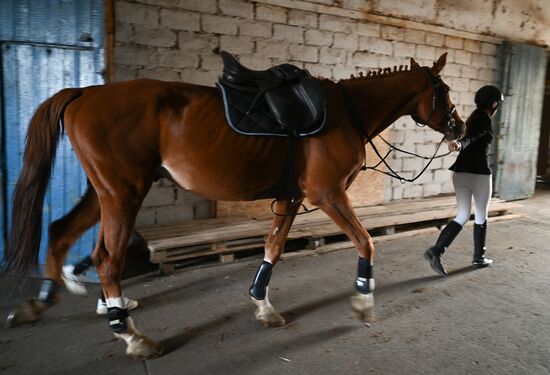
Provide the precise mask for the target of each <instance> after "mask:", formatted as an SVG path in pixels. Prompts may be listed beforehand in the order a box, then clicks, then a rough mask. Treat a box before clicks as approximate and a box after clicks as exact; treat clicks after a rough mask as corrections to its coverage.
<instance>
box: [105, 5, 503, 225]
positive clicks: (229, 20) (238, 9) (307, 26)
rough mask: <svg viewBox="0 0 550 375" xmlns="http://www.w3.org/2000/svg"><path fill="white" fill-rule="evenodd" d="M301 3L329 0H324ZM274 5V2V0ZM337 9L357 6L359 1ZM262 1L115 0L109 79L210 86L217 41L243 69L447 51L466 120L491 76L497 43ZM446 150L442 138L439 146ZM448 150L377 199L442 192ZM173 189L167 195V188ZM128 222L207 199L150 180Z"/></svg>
mask: <svg viewBox="0 0 550 375" xmlns="http://www.w3.org/2000/svg"><path fill="white" fill-rule="evenodd" d="M323 1H325V0H309V2H312V3H316V4H322V5H327V6H329V7H331V6H334V4H335V2H334V1H333V0H326V2H323ZM305 2H308V0H305ZM282 3H283V2H282ZM340 3H342V4H343V5H341V6H342V7H347V8H348V9H356V10H361V9H363V8H362V6H364V4H363V3H364V2H363V1H358V0H346V1H344V2H340ZM284 4H288V6H289V8H285V7H282V6H274V5H266V4H262V3H261V2H252V1H247V0H177V1H176V0H163V1H159V0H116V1H115V7H116V11H115V14H116V47H115V51H114V52H115V54H114V56H115V57H114V58H115V64H116V72H115V74H116V79H117V80H126V79H133V78H138V77H151V78H157V79H164V80H179V81H186V82H191V83H197V84H204V85H210V86H211V85H213V84H214V82H215V81H216V79H217V77H218V75H219V73H220V70H221V61H220V58H219V55H217V51H218V50H219V49H226V50H228V51H230V52H233V53H235V54H236V55H237V56H238V58H239V59H240V61H241V62H242V63H243V64H245V65H247V66H249V67H250V68H252V69H266V68H267V67H269V66H271V65H275V64H277V63H281V62H289V61H290V62H292V63H294V64H296V65H298V66H301V67H305V68H306V69H308V70H309V71H310V72H311V73H312V74H313V75H316V76H322V77H326V78H329V79H333V80H337V79H342V78H348V77H349V75H350V74H357V73H358V72H360V71H366V70H368V69H378V68H381V67H382V68H383V67H393V66H394V65H403V64H408V61H409V58H410V57H411V56H413V57H415V59H416V60H417V61H419V62H422V63H425V64H430V65H431V64H432V63H433V61H434V60H435V59H437V58H438V57H439V56H440V55H441V54H442V53H443V52H447V53H448V57H447V66H446V68H445V69H444V70H443V72H442V77H443V79H444V80H445V82H446V83H447V84H449V86H450V87H451V90H452V91H451V98H452V99H453V100H454V101H455V104H456V105H457V108H458V109H459V113H460V115H461V116H462V117H463V118H464V119H466V117H467V116H468V114H469V113H470V112H471V111H472V110H473V108H474V107H473V94H474V92H475V91H476V90H477V89H478V88H479V87H481V86H482V85H485V84H490V83H495V82H496V81H497V79H498V46H497V45H496V44H492V43H488V42H479V41H475V40H470V39H464V38H459V37H456V36H449V35H443V34H439V33H436V32H430V31H427V30H422V31H420V30H415V29H412V28H402V27H398V26H395V25H388V24H383V23H376V22H372V21H366V20H363V19H361V20H358V19H353V18H346V17H342V16H341V15H337V14H325V13H316V12H312V11H304V10H303V9H292V2H289V1H286V2H284ZM391 129H392V130H391V131H389V132H386V137H387V138H388V140H390V141H392V142H394V143H395V144H396V146H398V147H402V148H404V149H407V150H411V151H415V152H419V153H422V154H423V155H431V153H433V150H434V149H435V145H436V144H437V143H438V142H439V140H440V139H441V137H440V136H439V134H438V133H435V132H433V131H431V130H429V129H427V128H417V127H416V126H415V125H414V122H413V121H411V120H410V119H405V118H402V119H399V120H398V121H397V122H396V123H395V124H394V125H392V127H391ZM442 152H446V145H445V144H444V145H443V147H442V149H441V150H440V153H442ZM453 160H454V156H448V157H445V158H442V159H437V160H435V161H434V162H433V163H432V165H430V167H429V168H428V170H427V171H426V174H425V175H424V176H422V177H421V178H419V179H418V180H417V181H416V182H415V183H407V184H401V183H400V182H399V181H397V180H393V179H391V178H389V177H386V178H385V179H384V186H385V187H384V194H383V196H384V199H385V200H395V199H402V198H413V197H427V196H433V195H438V194H445V193H450V192H452V185H451V184H450V180H449V178H450V173H449V172H448V171H447V168H448V167H449V165H450V164H452V162H453ZM389 162H390V164H391V165H392V166H393V167H394V168H396V169H397V170H398V171H400V172H403V173H404V176H405V177H408V178H410V177H413V176H415V175H416V174H417V173H418V172H419V171H420V169H421V168H422V167H423V166H424V165H425V164H424V162H425V161H423V160H421V159H413V158H405V157H404V155H402V154H397V155H395V157H394V156H392V157H390V158H389ZM174 191H175V195H174V194H173V192H174ZM142 211H143V212H142V213H141V214H140V217H139V219H138V223H141V224H145V223H165V222H170V221H174V220H175V221H177V220H183V219H192V218H197V217H208V215H209V213H210V212H209V202H208V201H206V200H204V199H202V198H199V197H196V196H194V195H192V194H189V193H186V192H184V191H182V190H180V189H178V188H175V187H174V186H172V185H171V184H169V183H167V182H162V183H160V184H155V185H154V187H153V189H152V191H151V193H150V194H149V195H148V197H147V199H146V201H145V204H144V209H143V210H142Z"/></svg>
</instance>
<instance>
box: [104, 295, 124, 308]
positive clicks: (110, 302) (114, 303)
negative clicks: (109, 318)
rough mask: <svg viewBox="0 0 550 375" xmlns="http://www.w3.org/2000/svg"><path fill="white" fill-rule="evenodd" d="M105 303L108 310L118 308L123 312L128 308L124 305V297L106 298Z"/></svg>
mask: <svg viewBox="0 0 550 375" xmlns="http://www.w3.org/2000/svg"><path fill="white" fill-rule="evenodd" d="M105 303H106V304H107V308H109V307H118V308H120V309H123V310H124V309H125V308H126V306H125V305H124V298H123V297H122V296H120V297H114V298H105Z"/></svg>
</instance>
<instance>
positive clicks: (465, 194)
mask: <svg viewBox="0 0 550 375" xmlns="http://www.w3.org/2000/svg"><path fill="white" fill-rule="evenodd" d="M503 100H504V98H503V96H502V93H501V92H500V90H499V89H498V88H497V87H495V86H483V87H482V88H481V89H479V91H478V92H477V93H476V95H475V104H476V106H477V108H476V109H475V110H474V111H473V112H472V114H471V115H470V117H469V118H468V120H467V121H466V135H465V136H464V137H463V138H462V139H460V140H458V141H452V142H449V151H460V153H459V154H458V157H457V158H456V161H455V163H454V164H453V165H452V166H451V167H450V168H449V169H450V170H452V171H453V185H454V188H455V193H456V203H457V214H456V217H455V219H454V220H452V221H451V222H450V223H449V224H447V226H446V227H445V228H443V230H442V231H441V233H440V235H439V238H438V239H437V242H436V243H435V245H434V246H432V247H430V248H429V249H428V250H426V252H425V253H424V256H425V257H426V259H427V260H428V261H429V262H430V266H431V267H432V269H433V270H434V271H435V272H437V273H439V274H440V275H443V276H445V275H447V271H445V268H443V265H442V264H441V255H443V253H444V252H445V250H446V249H447V247H448V246H449V245H450V244H451V243H452V242H453V240H454V239H455V237H456V236H457V235H458V233H459V232H460V231H461V229H462V227H463V226H464V224H466V222H467V221H468V219H469V218H470V210H471V204H472V196H473V197H474V201H475V223H474V259H473V261H472V263H473V265H474V266H476V267H487V266H490V265H491V264H492V263H493V260H492V259H489V258H487V257H485V250H486V249H485V236H486V233H487V213H488V208H489V200H490V199H491V192H492V181H491V167H490V166H489V158H488V153H489V145H490V144H491V141H492V139H493V129H492V126H491V125H492V124H491V117H492V116H493V115H494V114H495V113H496V111H497V108H498V105H499V104H500V102H502V101H503Z"/></svg>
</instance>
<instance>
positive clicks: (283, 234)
mask: <svg viewBox="0 0 550 375" xmlns="http://www.w3.org/2000/svg"><path fill="white" fill-rule="evenodd" d="M301 203H302V201H301V200H300V201H294V202H292V203H290V202H289V201H277V204H276V205H275V214H274V217H273V222H272V224H271V229H270V231H269V234H268V236H267V240H266V242H265V255H264V260H263V262H262V264H260V267H259V268H258V271H257V272H256V276H255V277H254V280H253V281H252V285H251V286H250V290H249V291H248V293H249V294H250V297H251V299H252V302H253V303H254V305H256V313H255V315H256V319H258V320H259V321H260V322H261V323H262V324H263V325H268V326H272V327H278V326H282V325H284V324H285V319H284V318H283V317H282V316H281V315H280V314H279V313H277V311H275V308H274V307H273V305H272V304H271V302H269V280H270V278H271V273H272V270H273V266H275V264H276V263H277V261H278V260H279V258H280V257H281V254H282V253H283V251H284V249H285V242H286V238H287V236H288V232H289V231H290V227H291V226H292V223H293V222H294V218H295V217H296V212H297V211H298V208H299V207H300V204H301Z"/></svg>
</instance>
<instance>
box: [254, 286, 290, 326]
mask: <svg viewBox="0 0 550 375" xmlns="http://www.w3.org/2000/svg"><path fill="white" fill-rule="evenodd" d="M250 298H251V299H252V302H253V303H254V305H256V312H255V314H254V315H255V316H256V319H258V320H259V321H260V323H261V324H262V325H263V326H269V327H280V326H283V325H285V323H286V320H285V318H283V317H282V316H281V314H279V313H278V312H277V311H275V308H274V307H273V305H272V304H271V302H269V298H268V296H267V294H266V296H265V298H264V299H261V300H260V299H256V298H254V297H250Z"/></svg>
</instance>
